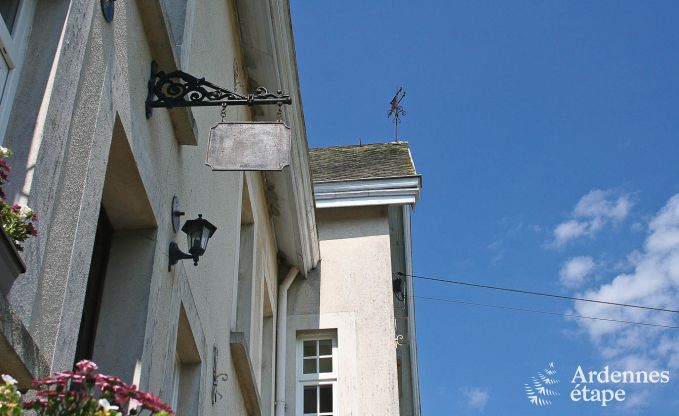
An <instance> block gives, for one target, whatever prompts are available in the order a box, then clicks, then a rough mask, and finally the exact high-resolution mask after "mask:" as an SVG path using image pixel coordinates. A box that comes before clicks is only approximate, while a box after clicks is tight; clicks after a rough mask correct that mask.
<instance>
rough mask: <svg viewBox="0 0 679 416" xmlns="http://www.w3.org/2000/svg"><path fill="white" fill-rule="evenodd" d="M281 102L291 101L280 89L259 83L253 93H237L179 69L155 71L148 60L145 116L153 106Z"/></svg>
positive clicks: (266, 103) (275, 103) (274, 103)
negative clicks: (271, 90) (273, 90)
mask: <svg viewBox="0 0 679 416" xmlns="http://www.w3.org/2000/svg"><path fill="white" fill-rule="evenodd" d="M283 104H292V99H291V98H290V96H289V95H286V94H283V92H282V91H280V90H279V91H278V92H277V93H276V94H273V93H270V92H269V91H267V89H266V88H264V87H259V88H257V90H256V91H255V92H254V93H253V94H248V95H241V94H238V93H236V92H233V91H229V90H227V89H225V88H222V87H219V86H217V85H215V84H213V83H211V82H209V81H206V80H205V78H196V77H194V76H193V75H190V74H187V73H186V72H183V71H173V72H170V73H165V72H163V71H158V64H157V63H156V62H155V61H153V62H151V77H150V78H149V82H148V95H147V97H146V118H147V119H148V118H151V115H152V113H153V109H154V108H175V107H206V106H229V105H247V106H253V105H278V106H279V107H280V106H282V105H283Z"/></svg>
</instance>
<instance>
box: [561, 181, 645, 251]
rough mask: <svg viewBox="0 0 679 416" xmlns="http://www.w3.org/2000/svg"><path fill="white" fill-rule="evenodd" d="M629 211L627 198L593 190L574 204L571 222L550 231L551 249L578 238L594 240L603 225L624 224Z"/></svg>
mask: <svg viewBox="0 0 679 416" xmlns="http://www.w3.org/2000/svg"><path fill="white" fill-rule="evenodd" d="M631 208H632V198H631V195H630V194H626V193H622V194H621V193H619V192H615V191H612V190H601V189H594V190H592V191H590V192H588V193H587V194H586V195H584V196H583V197H582V198H580V200H579V201H578V203H577V204H575V208H574V209H573V212H572V213H571V217H572V218H571V219H569V220H567V221H564V222H562V223H560V224H559V225H557V226H556V228H554V240H553V241H552V244H551V245H552V246H554V247H557V248H558V247H563V246H565V245H566V244H568V243H570V242H571V241H573V240H576V239H578V238H580V237H584V236H587V237H594V236H595V235H596V234H597V233H598V232H599V231H600V230H601V229H602V228H603V227H604V225H606V224H607V223H616V222H620V221H622V220H624V219H625V218H626V217H627V215H628V214H629V212H630V209H631Z"/></svg>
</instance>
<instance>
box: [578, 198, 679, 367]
mask: <svg viewBox="0 0 679 416" xmlns="http://www.w3.org/2000/svg"><path fill="white" fill-rule="evenodd" d="M581 295H582V296H583V297H587V298H593V299H599V300H605V301H610V302H618V303H628V304H637V305H647V306H653V307H659V308H666V309H676V307H677V299H679V194H677V195H675V196H673V197H672V198H671V199H670V200H669V201H668V202H667V204H666V205H665V206H664V207H663V208H662V209H661V210H660V211H659V212H658V214H657V215H656V216H655V218H653V219H652V220H651V222H650V224H649V234H648V237H647V238H646V241H645V243H644V246H643V248H642V249H641V250H638V251H637V252H635V254H634V267H633V270H631V271H630V272H629V273H625V274H620V275H618V276H616V277H615V278H614V279H613V280H612V281H610V282H609V283H606V284H603V285H601V286H599V287H596V288H593V289H591V290H589V291H586V292H585V293H583V294H581ZM574 307H575V312H576V313H578V314H580V315H589V316H597V317H601V318H609V319H618V320H627V321H638V322H652V323H658V324H663V325H674V326H676V325H678V324H679V322H678V321H679V319H677V315H676V314H672V313H666V312H657V311H648V310H643V309H635V308H623V307H614V306H608V305H602V304H594V303H585V302H575V306H574ZM578 324H579V325H580V327H581V328H582V329H584V330H585V331H586V333H587V334H588V335H589V337H590V340H591V341H592V342H593V343H594V345H595V346H597V347H598V349H599V353H600V354H601V355H602V357H603V358H605V359H606V360H607V361H608V362H610V363H614V364H617V365H619V366H621V367H623V368H625V369H634V368H638V369H642V368H643V369H655V368H661V369H672V370H675V371H676V370H679V331H676V330H672V329H661V328H655V327H647V326H635V325H625V324H619V323H612V322H603V321H585V320H582V321H578Z"/></svg>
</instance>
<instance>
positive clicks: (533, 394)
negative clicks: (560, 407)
mask: <svg viewBox="0 0 679 416" xmlns="http://www.w3.org/2000/svg"><path fill="white" fill-rule="evenodd" d="M556 375H557V371H556V367H554V363H553V362H551V363H549V365H548V366H547V368H545V369H544V370H542V371H539V372H538V373H537V376H536V377H531V382H530V383H529V384H524V385H523V387H524V389H525V390H526V397H527V398H528V400H529V401H530V403H531V404H532V405H533V406H549V405H551V404H552V398H553V397H556V396H558V395H559V392H557V391H554V390H553V389H552V387H551V386H554V385H555V384H559V383H560V381H559V379H558V378H556Z"/></svg>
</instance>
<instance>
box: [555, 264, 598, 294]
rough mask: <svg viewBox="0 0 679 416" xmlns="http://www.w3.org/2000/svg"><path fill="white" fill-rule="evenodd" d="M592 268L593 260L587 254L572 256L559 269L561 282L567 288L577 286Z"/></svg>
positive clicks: (580, 284)
mask: <svg viewBox="0 0 679 416" xmlns="http://www.w3.org/2000/svg"><path fill="white" fill-rule="evenodd" d="M593 269H594V260H592V258H591V257H589V256H580V257H573V258H572V259H570V260H568V261H566V262H565V263H564V264H563V265H562V266H561V270H559V277H560V279H561V283H562V284H563V285H564V286H566V287H568V288H572V289H575V288H578V287H580V286H582V284H583V283H584V282H585V278H586V277H587V276H588V275H589V274H590V273H591V272H592V270H593Z"/></svg>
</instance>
